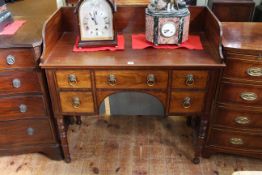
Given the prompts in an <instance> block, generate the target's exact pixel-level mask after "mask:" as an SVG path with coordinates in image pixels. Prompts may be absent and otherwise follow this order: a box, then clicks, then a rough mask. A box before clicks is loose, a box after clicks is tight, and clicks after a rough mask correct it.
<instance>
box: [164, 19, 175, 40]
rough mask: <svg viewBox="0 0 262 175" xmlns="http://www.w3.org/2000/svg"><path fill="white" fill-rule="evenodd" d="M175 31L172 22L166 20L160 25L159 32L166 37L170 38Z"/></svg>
mask: <svg viewBox="0 0 262 175" xmlns="http://www.w3.org/2000/svg"><path fill="white" fill-rule="evenodd" d="M175 33H176V25H175V23H173V22H167V23H165V24H163V25H162V27H161V34H162V35H163V36H164V37H166V38H170V37H172V36H174V35H175Z"/></svg>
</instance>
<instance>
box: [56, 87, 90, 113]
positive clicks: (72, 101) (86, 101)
mask: <svg viewBox="0 0 262 175" xmlns="http://www.w3.org/2000/svg"><path fill="white" fill-rule="evenodd" d="M60 101H61V108H62V112H69V113H70V112H73V113H74V112H79V113H93V112H94V102H93V96H92V92H60Z"/></svg>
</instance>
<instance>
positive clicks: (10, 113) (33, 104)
mask: <svg viewBox="0 0 262 175" xmlns="http://www.w3.org/2000/svg"><path fill="white" fill-rule="evenodd" d="M0 111H1V113H0V120H13V119H22V118H32V117H34V118H35V117H44V116H46V115H47V113H46V108H45V105H44V99H43V97H42V96H24V97H11V98H10V97H8V98H0Z"/></svg>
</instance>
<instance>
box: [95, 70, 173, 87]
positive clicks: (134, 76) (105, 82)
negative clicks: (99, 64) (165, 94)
mask: <svg viewBox="0 0 262 175" xmlns="http://www.w3.org/2000/svg"><path fill="white" fill-rule="evenodd" d="M95 76H96V87H97V88H109V89H122V88H124V89H136V88H137V89H150V88H151V89H165V88H167V83H168V72H167V71H132V70H130V71H96V72H95Z"/></svg>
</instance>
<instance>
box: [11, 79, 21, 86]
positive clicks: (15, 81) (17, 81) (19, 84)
mask: <svg viewBox="0 0 262 175" xmlns="http://www.w3.org/2000/svg"><path fill="white" fill-rule="evenodd" d="M13 87H14V88H20V87H21V81H20V80H19V79H17V78H16V79H13Z"/></svg>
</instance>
